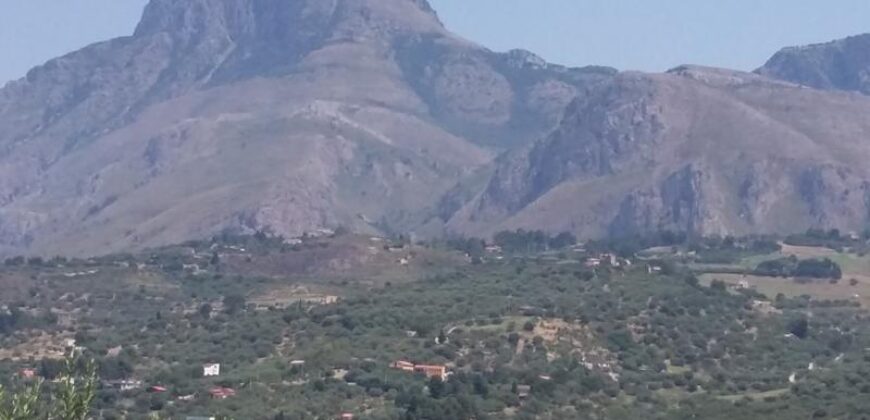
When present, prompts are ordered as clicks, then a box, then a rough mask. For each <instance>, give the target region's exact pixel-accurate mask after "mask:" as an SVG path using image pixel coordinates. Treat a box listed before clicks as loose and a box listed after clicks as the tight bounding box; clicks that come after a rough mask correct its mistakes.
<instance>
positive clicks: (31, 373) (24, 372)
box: [18, 369, 36, 379]
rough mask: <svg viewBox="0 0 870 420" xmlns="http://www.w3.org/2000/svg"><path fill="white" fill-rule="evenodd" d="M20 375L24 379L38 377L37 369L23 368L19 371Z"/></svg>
mask: <svg viewBox="0 0 870 420" xmlns="http://www.w3.org/2000/svg"><path fill="white" fill-rule="evenodd" d="M18 376H20V377H22V378H24V379H33V378H35V377H36V369H21V370H20V371H18Z"/></svg>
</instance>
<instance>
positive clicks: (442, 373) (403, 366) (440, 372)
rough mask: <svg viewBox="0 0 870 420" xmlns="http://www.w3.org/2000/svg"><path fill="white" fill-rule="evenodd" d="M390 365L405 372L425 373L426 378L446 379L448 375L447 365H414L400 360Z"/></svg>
mask: <svg viewBox="0 0 870 420" xmlns="http://www.w3.org/2000/svg"><path fill="white" fill-rule="evenodd" d="M392 367H393V369H399V370H402V371H405V372H415V373H422V374H424V375H426V377H427V378H438V379H440V380H442V381H444V380H447V377H448V376H450V372H449V371H448V370H447V366H443V365H416V364H414V363H411V362H406V361H404V360H400V361H398V362H395V363H393V365H392Z"/></svg>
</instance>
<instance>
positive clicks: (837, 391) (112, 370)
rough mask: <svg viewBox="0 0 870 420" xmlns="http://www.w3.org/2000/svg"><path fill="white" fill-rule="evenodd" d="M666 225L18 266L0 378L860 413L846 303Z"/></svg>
mask: <svg viewBox="0 0 870 420" xmlns="http://www.w3.org/2000/svg"><path fill="white" fill-rule="evenodd" d="M663 237H664V238H665V239H667V241H665V242H668V246H662V237H660V238H657V239H649V238H648V239H646V240H645V241H641V242H638V241H637V240H633V241H631V242H632V243H635V244H637V243H645V244H646V245H650V246H649V247H647V248H646V249H644V250H641V251H638V252H633V253H631V255H624V254H619V253H617V251H616V248H620V249H625V246H620V245H619V244H616V243H589V244H584V246H578V245H573V246H572V245H571V244H572V243H573V240H572V239H571V238H567V237H565V236H562V238H560V239H559V240H556V238H558V237H553V238H550V239H546V238H540V237H539V235H536V234H534V233H528V232H525V233H524V232H515V233H513V234H508V233H504V234H502V235H500V238H501V239H502V240H503V242H504V244H510V250H506V249H504V247H502V246H498V245H494V244H485V243H480V244H479V246H473V247H472V248H474V249H475V253H477V254H478V255H475V256H474V257H472V256H471V255H470V253H466V252H465V251H457V250H455V248H466V247H469V245H468V244H469V243H472V242H473V240H465V241H452V242H451V243H449V244H426V245H422V244H411V243H410V241H408V240H406V239H402V238H394V239H388V238H377V237H360V236H352V235H333V236H328V237H320V238H304V239H302V240H299V241H286V240H283V239H280V238H269V237H266V236H265V235H257V236H253V237H218V238H215V239H214V240H211V241H204V242H195V243H188V244H185V245H183V246H175V247H168V248H161V249H156V250H152V251H148V252H144V253H141V254H136V255H113V256H108V257H104V258H98V259H91V260H66V259H53V260H42V259H29V260H28V259H24V258H13V259H9V260H7V261H6V263H5V264H4V266H3V268H2V269H0V282H2V287H3V288H4V289H3V290H4V293H3V294H2V300H3V311H2V312H3V314H2V318H0V320H2V323H0V326H2V329H0V378H2V382H3V383H4V384H6V385H7V387H8V388H11V389H16V388H21V387H24V386H26V385H27V384H28V383H31V382H32V381H34V380H36V378H44V379H45V380H46V381H47V386H46V387H45V390H44V392H50V390H51V389H52V387H55V386H57V385H56V384H54V383H53V382H52V381H53V380H54V379H55V378H58V377H60V376H61V375H62V371H63V369H62V368H63V366H62V359H63V357H64V354H65V352H66V351H67V350H68V348H69V347H76V348H78V349H79V350H80V351H82V352H83V353H84V355H85V357H86V358H92V359H94V360H95V361H96V364H97V367H98V376H99V386H98V389H97V391H96V398H95V401H94V412H95V413H100V415H101V417H100V418H105V419H121V418H127V419H146V418H150V416H154V415H157V416H160V418H172V419H175V418H185V416H226V417H227V418H234V419H333V418H340V417H341V416H342V415H352V416H353V418H356V419H408V420H410V419H429V420H440V419H444V420H447V419H451V420H455V419H497V418H498V419H501V418H515V419H602V418H607V419H638V418H645V419H647V418H648V419H689V418H704V419H729V420H730V419H757V418H766V419H789V420H791V419H796V418H861V416H862V415H870V399H868V396H870V379H868V378H870V352H868V351H867V349H868V348H870V328H868V323H867V316H868V314H867V312H866V311H865V308H864V307H862V304H861V301H860V300H857V301H856V300H854V299H834V298H826V297H814V296H811V295H802V294H793V295H789V294H767V293H765V291H764V290H761V289H762V288H761V287H759V288H755V287H752V286H748V287H740V286H739V285H737V284H736V282H735V283H729V282H728V281H725V280H728V277H727V276H728V275H738V276H740V275H741V274H739V273H738V271H736V268H737V267H739V266H740V265H739V264H740V263H741V262H742V263H745V264H746V267H748V268H747V270H748V271H747V273H749V272H751V271H752V269H753V268H754V267H751V265H752V264H756V262H757V260H758V261H764V260H777V259H778V258H781V257H782V255H781V254H782V253H783V252H784V251H783V248H782V247H783V246H789V245H787V244H782V243H781V242H778V241H777V240H776V239H775V238H767V239H763V238H741V239H735V238H726V239H724V240H723V239H715V238H711V239H704V240H689V239H687V238H683V237H673V236H663ZM523 238H526V239H528V240H529V241H531V242H532V243H533V244H537V245H535V246H531V245H529V246H525V247H524V246H521V244H519V243H518V241H519V242H521V241H522V240H524V239H523ZM843 240H844V241H846V240H847V239H843ZM860 241H862V240H860V239H856V240H855V242H856V243H857V242H860ZM529 250H531V251H529ZM829 250H830V251H831V252H836V251H834V250H832V249H829ZM843 252H846V251H845V250H844V251H843ZM713 255H718V256H719V257H718V258H717V260H718V261H720V262H719V264H718V265H716V266H714V265H711V264H705V263H704V262H703V260H704V259H705V258H712V256H713ZM723 255H729V256H731V257H730V258H731V260H732V261H733V263H732V266H731V267H730V268H729V269H728V270H723V269H722V266H723V265H726V264H723V263H722V262H721V261H724V260H725V259H726V258H724V257H722V256H723ZM844 255H845V254H844ZM796 258H798V257H796ZM805 258H806V256H803V255H801V256H799V259H805ZM855 258H858V257H857V256H855ZM835 260H836V258H832V259H830V260H829V261H831V262H832V264H833V261H835ZM756 265H757V264H756ZM838 266H839V265H838ZM714 267H719V268H718V269H719V270H720V271H721V272H720V273H718V274H717V273H715V272H714V271H715V270H714V269H713V268H714ZM850 270H851V267H850V266H848V265H844V267H843V271H844V275H843V277H844V278H846V276H849V275H850ZM726 271H727V272H726ZM735 273H738V274H735ZM742 275H746V276H750V275H756V276H757V277H758V279H769V280H770V281H786V280H787V279H782V278H781V277H780V278H776V280H774V279H775V278H774V277H763V276H760V275H758V274H757V273H756V274H746V273H745V274H742ZM711 276H712V277H711ZM708 280H712V281H708ZM812 281H815V282H820V283H822V284H825V285H829V286H830V285H831V284H832V283H830V282H831V281H833V279H831V280H828V279H814V280H812ZM856 283H857V284H855V285H850V284H849V282H847V281H842V282H838V285H837V286H838V287H843V288H847V290H863V289H861V288H862V287H863V279H856ZM794 284H797V283H794ZM216 366H219V370H218V371H217V372H216V371H215V370H214V368H215V367H216ZM345 418H348V417H345Z"/></svg>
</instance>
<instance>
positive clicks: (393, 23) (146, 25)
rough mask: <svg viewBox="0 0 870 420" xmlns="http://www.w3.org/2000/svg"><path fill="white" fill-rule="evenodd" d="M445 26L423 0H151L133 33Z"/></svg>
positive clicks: (337, 32)
mask: <svg viewBox="0 0 870 420" xmlns="http://www.w3.org/2000/svg"><path fill="white" fill-rule="evenodd" d="M443 29H444V28H443V26H442V25H441V22H440V21H439V19H438V16H437V14H436V13H435V11H434V10H433V9H432V7H431V6H430V5H429V3H428V2H427V0H185V1H177V0H151V2H150V3H149V4H148V5H147V6H146V8H145V12H144V14H143V17H142V20H141V22H140V24H139V25H138V27H137V28H136V36H147V35H153V34H159V33H167V34H169V35H171V36H173V37H174V38H176V39H183V40H194V39H206V40H207V39H208V37H209V36H211V37H214V36H222V37H227V38H229V39H231V40H232V41H234V42H258V41H260V42H262V41H264V40H269V41H276V40H277V41H281V40H284V41H286V40H287V39H286V38H287V37H288V36H291V35H292V36H296V37H305V36H312V35H315V34H317V35H322V36H325V35H332V36H337V37H348V36H350V37H361V36H371V35H373V34H374V35H392V34H395V33H397V32H440V31H443ZM204 36H205V37H204Z"/></svg>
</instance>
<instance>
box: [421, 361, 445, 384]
mask: <svg viewBox="0 0 870 420" xmlns="http://www.w3.org/2000/svg"><path fill="white" fill-rule="evenodd" d="M414 372H421V373H422V374H424V375H426V377H427V378H438V379H440V380H442V381H444V380H446V379H447V376H448V375H449V373H448V372H447V366H442V365H416V366H414Z"/></svg>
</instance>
